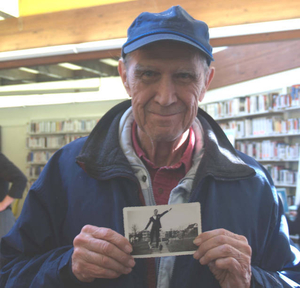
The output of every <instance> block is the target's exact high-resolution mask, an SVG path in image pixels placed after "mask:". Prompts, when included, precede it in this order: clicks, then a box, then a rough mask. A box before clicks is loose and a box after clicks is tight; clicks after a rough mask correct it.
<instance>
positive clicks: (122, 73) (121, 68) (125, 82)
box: [118, 58, 130, 96]
mask: <svg viewBox="0 0 300 288" xmlns="http://www.w3.org/2000/svg"><path fill="white" fill-rule="evenodd" d="M118 71H119V74H120V76H121V79H122V82H123V85H124V87H125V89H126V91H127V94H128V95H129V96H130V89H129V85H128V80H127V70H126V67H125V63H124V60H123V59H122V58H121V59H120V60H119V66H118Z"/></svg>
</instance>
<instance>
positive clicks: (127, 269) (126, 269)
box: [124, 268, 132, 274]
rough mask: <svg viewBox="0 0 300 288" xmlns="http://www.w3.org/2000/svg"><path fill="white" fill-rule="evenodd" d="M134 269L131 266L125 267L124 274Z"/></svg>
mask: <svg viewBox="0 0 300 288" xmlns="http://www.w3.org/2000/svg"><path fill="white" fill-rule="evenodd" d="M131 271H132V269H131V268H125V269H124V274H129V273H130V272H131Z"/></svg>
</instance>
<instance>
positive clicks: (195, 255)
mask: <svg viewBox="0 0 300 288" xmlns="http://www.w3.org/2000/svg"><path fill="white" fill-rule="evenodd" d="M193 256H194V258H195V259H197V260H199V259H200V252H199V251H196V252H195V253H194V255H193Z"/></svg>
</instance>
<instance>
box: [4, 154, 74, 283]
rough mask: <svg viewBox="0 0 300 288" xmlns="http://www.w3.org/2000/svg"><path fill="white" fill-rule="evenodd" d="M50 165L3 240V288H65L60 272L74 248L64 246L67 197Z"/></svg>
mask: <svg viewBox="0 0 300 288" xmlns="http://www.w3.org/2000/svg"><path fill="white" fill-rule="evenodd" d="M50 162H51V160H50ZM52 162H53V161H52ZM48 164H49V165H48ZM48 164H47V165H46V167H45V168H44V171H43V172H42V174H41V175H40V177H39V179H38V180H37V181H36V182H35V183H34V185H33V186H32V189H31V190H30V191H29V193H28V195H27V197H26V200H25V202H24V206H23V209H22V212H21V215H20V217H19V218H18V220H17V222H16V223H15V225H14V226H13V228H12V229H11V231H10V232H9V233H8V234H7V235H6V236H5V237H3V238H2V241H1V262H2V270H1V274H0V287H6V288H21V287H22V288H24V287H26V288H36V287H57V288H60V287H64V286H63V283H62V279H61V277H60V270H61V269H62V268H63V267H64V266H66V265H67V263H68V261H69V260H70V257H71V255H72V249H73V248H72V245H69V246H63V245H62V243H61V242H62V240H61V238H60V235H61V234H62V233H61V232H62V230H61V229H62V227H63V226H62V224H63V221H64V218H65V215H64V213H65V212H64V210H66V209H64V207H66V206H65V202H66V199H65V198H66V196H65V194H64V193H62V189H63V188H62V185H61V179H60V176H59V172H58V171H57V170H58V169H57V166H55V165H53V163H48Z"/></svg>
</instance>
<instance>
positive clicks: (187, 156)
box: [132, 121, 195, 288]
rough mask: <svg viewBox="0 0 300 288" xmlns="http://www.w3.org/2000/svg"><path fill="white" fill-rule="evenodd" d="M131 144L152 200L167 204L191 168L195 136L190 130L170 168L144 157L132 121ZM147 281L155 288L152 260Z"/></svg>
mask: <svg viewBox="0 0 300 288" xmlns="http://www.w3.org/2000/svg"><path fill="white" fill-rule="evenodd" d="M132 143H133V148H134V150H135V153H136V154H137V156H138V157H139V158H140V159H141V160H142V161H143V163H144V165H145V166H146V168H147V170H148V171H149V174H150V177H151V182H152V187H153V194H154V199H155V202H156V204H157V205H165V204H168V200H169V196H170V193H171V190H172V189H173V188H174V187H176V186H177V184H178V182H179V181H180V180H181V179H182V178H183V177H184V176H185V175H186V173H187V172H188V171H189V170H190V168H191V166H192V159H193V151H194V147H195V134H194V131H193V129H192V128H190V133H189V137H188V139H187V140H186V142H185V143H184V144H183V145H185V146H186V148H185V151H184V153H183V155H182V157H181V159H180V160H179V162H178V163H176V164H175V165H172V166H163V167H158V166H155V165H154V163H152V162H151V161H150V160H149V159H148V158H147V156H146V154H145V152H144V151H143V150H142V148H141V147H140V145H139V142H138V139H137V124H136V122H135V121H134V122H133V124H132ZM140 198H141V201H142V203H143V204H144V205H145V200H144V197H143V195H142V194H140ZM147 268H148V269H147V280H148V287H149V288H155V287H156V273H155V262H154V258H149V259H147Z"/></svg>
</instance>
